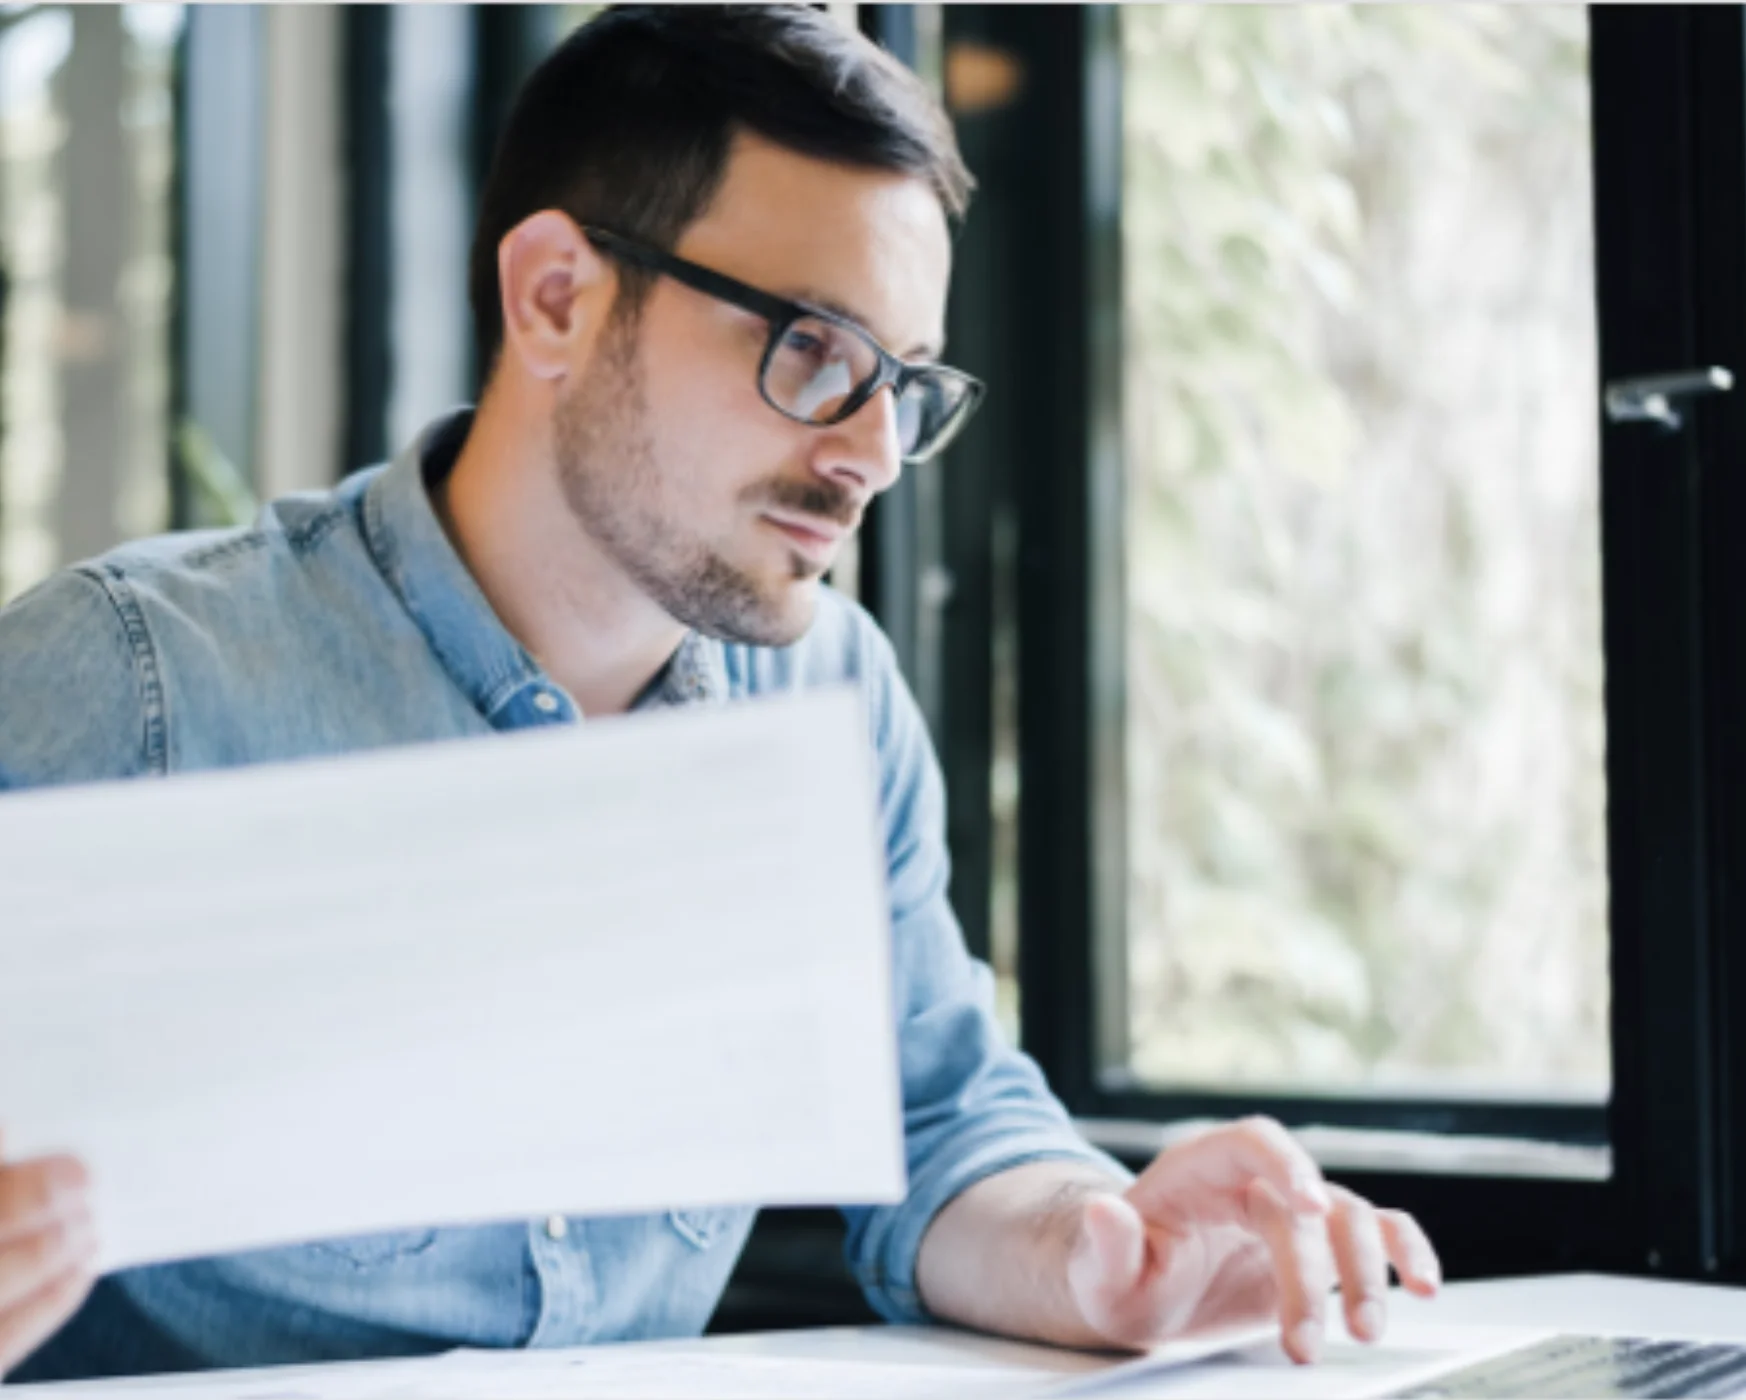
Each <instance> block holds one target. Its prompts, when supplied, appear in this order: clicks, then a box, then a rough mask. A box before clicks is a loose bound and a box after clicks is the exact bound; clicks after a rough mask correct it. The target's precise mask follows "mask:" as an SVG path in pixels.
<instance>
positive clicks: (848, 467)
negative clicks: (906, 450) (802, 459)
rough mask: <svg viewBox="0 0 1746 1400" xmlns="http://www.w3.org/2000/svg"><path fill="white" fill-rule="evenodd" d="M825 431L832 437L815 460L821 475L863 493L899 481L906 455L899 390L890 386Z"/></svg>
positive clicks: (823, 445) (870, 494)
mask: <svg viewBox="0 0 1746 1400" xmlns="http://www.w3.org/2000/svg"><path fill="white" fill-rule="evenodd" d="M826 431H827V432H828V434H829V436H828V438H827V440H826V441H825V442H824V443H822V444H821V445H820V449H819V452H818V454H817V456H816V457H815V458H814V459H813V461H814V466H815V468H816V470H817V471H818V472H819V473H820V474H821V475H824V476H830V477H834V478H836V479H837V480H838V481H840V482H842V483H843V484H844V485H852V486H855V487H857V488H858V493H859V494H861V495H863V496H877V495H878V494H879V493H880V492H881V491H885V490H888V489H889V488H890V487H891V486H892V485H893V484H894V483H895V482H896V481H897V478H898V476H899V475H900V474H901V473H902V471H903V455H902V453H901V451H900V450H899V448H898V441H897V393H896V391H895V390H894V389H892V388H891V387H890V386H889V385H887V386H886V387H885V388H883V389H880V390H879V391H878V392H877V393H876V394H874V395H873V397H872V398H870V399H868V400H867V402H866V403H864V404H862V405H861V406H860V407H859V408H858V409H856V410H855V411H854V412H853V413H851V414H850V415H849V416H848V417H847V418H845V419H844V420H843V421H842V422H841V423H837V424H835V425H834V426H832V427H831V428H829V429H827V430H826Z"/></svg>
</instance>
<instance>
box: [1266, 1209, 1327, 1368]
mask: <svg viewBox="0 0 1746 1400" xmlns="http://www.w3.org/2000/svg"><path fill="white" fill-rule="evenodd" d="M1248 1210H1249V1227H1250V1228H1251V1229H1252V1230H1254V1232H1255V1233H1256V1234H1257V1235H1259V1236H1260V1237H1261V1239H1262V1241H1263V1242H1264V1243H1265V1244H1266V1246H1267V1251H1268V1253H1269V1255H1271V1256H1272V1260H1273V1278H1274V1283H1275V1285H1276V1287H1277V1288H1278V1292H1279V1337H1280V1341H1281V1343H1282V1344H1283V1345H1284V1347H1285V1350H1286V1352H1287V1353H1288V1354H1289V1355H1290V1356H1291V1358H1292V1360H1294V1361H1297V1362H1300V1363H1303V1362H1310V1361H1314V1360H1315V1359H1316V1358H1317V1357H1318V1356H1319V1355H1320V1354H1321V1349H1322V1337H1323V1335H1324V1334H1325V1332H1326V1330H1327V1323H1326V1313H1327V1302H1328V1293H1329V1291H1330V1290H1331V1289H1332V1288H1333V1284H1334V1264H1333V1259H1332V1257H1331V1255H1330V1253H1329V1249H1328V1227H1327V1223H1326V1221H1324V1220H1323V1219H1322V1218H1321V1217H1320V1216H1316V1215H1310V1214H1305V1213H1304V1212H1303V1211H1301V1210H1299V1209H1297V1208H1296V1207H1295V1206H1293V1205H1292V1204H1291V1202H1290V1201H1288V1200H1287V1199H1286V1198H1285V1197H1284V1196H1283V1195H1281V1194H1280V1192H1279V1190H1278V1189H1277V1188H1276V1187H1275V1186H1274V1185H1273V1183H1272V1182H1270V1181H1256V1182H1255V1183H1254V1184H1253V1185H1252V1186H1251V1187H1250V1188H1249V1192H1248Z"/></svg>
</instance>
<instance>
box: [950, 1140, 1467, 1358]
mask: <svg viewBox="0 0 1746 1400" xmlns="http://www.w3.org/2000/svg"><path fill="white" fill-rule="evenodd" d="M1391 1264H1392V1265H1393V1266H1394V1268H1395V1269H1396V1270H1397V1271H1398V1272H1399V1274H1400V1277H1401V1280H1402V1282H1403V1283H1404V1284H1405V1285H1406V1287H1407V1288H1408V1290H1409V1291H1411V1292H1413V1293H1416V1294H1418V1295H1419V1296H1421V1297H1429V1296H1430V1295H1431V1294H1433V1293H1435V1292H1436V1291H1437V1288H1438V1285H1439V1284H1440V1282H1441V1270H1440V1268H1439V1266H1438V1263H1437V1256H1436V1253H1435V1251H1434V1250H1432V1248H1431V1245H1430V1241H1429V1240H1427V1239H1426V1238H1425V1234H1424V1231H1423V1230H1421V1229H1420V1228H1419V1227H1418V1225H1417V1223H1416V1222H1415V1221H1414V1220H1413V1219H1412V1217H1411V1216H1408V1215H1405V1214H1403V1213H1402V1212H1399V1211H1389V1210H1378V1209H1376V1208H1375V1207H1374V1206H1372V1205H1370V1204H1369V1203H1368V1202H1367V1201H1364V1200H1362V1199H1361V1198H1360V1197H1358V1196H1355V1195H1353V1194H1352V1193H1351V1192H1350V1191H1346V1190H1344V1189H1342V1188H1340V1187H1337V1186H1329V1185H1328V1184H1327V1183H1326V1182H1324V1181H1323V1180H1322V1175H1321V1172H1320V1171H1319V1170H1318V1169H1317V1167H1316V1164H1315V1161H1314V1159H1313V1158H1311V1157H1310V1155H1309V1153H1308V1152H1306V1151H1305V1150H1304V1149H1303V1147H1302V1146H1301V1145H1300V1144H1299V1143H1298V1142H1297V1141H1296V1140H1295V1139H1294V1138H1293V1137H1292V1136H1291V1134H1289V1133H1288V1132H1286V1130H1285V1129H1284V1128H1282V1127H1281V1126H1280V1125H1279V1124H1278V1123H1275V1122H1273V1121H1271V1120H1270V1119H1265V1118H1252V1119H1247V1120H1245V1121H1243V1122H1241V1123H1233V1124H1229V1125H1227V1126H1223V1127H1219V1128H1214V1129H1212V1130H1210V1131H1208V1132H1206V1133H1204V1134H1202V1135H1200V1136H1199V1137H1196V1138H1194V1139H1192V1140H1190V1141H1188V1142H1183V1143H1179V1144H1177V1145H1176V1146H1174V1147H1171V1148H1169V1149H1167V1150H1166V1151H1164V1152H1162V1153H1160V1154H1159V1155H1158V1157H1157V1158H1155V1159H1154V1160H1153V1162H1152V1164H1151V1165H1150V1166H1149V1167H1147V1168H1146V1170H1145V1171H1144V1172H1143V1173H1141V1175H1140V1176H1139V1178H1138V1179H1137V1180H1136V1181H1134V1182H1133V1184H1132V1185H1130V1186H1126V1187H1125V1188H1124V1184H1123V1183H1121V1182H1118V1181H1115V1180H1112V1179H1111V1178H1109V1177H1108V1176H1107V1175H1105V1174H1103V1173H1101V1172H1098V1171H1096V1169H1095V1168H1088V1167H1086V1166H1083V1165H1079V1164H1069V1163H1066V1162H1032V1163H1027V1164H1025V1165H1023V1166H1019V1167H1014V1168H1012V1169H1011V1170H1010V1171H1006V1172H1002V1173H1000V1174H998V1175H996V1176H992V1177H989V1178H987V1179H985V1180H983V1181H979V1182H977V1183H976V1185H974V1186H972V1187H970V1188H969V1189H968V1190H966V1191H965V1192H963V1193H962V1194H961V1195H960V1196H958V1197H957V1198H956V1199H955V1200H954V1201H952V1202H951V1203H950V1204H949V1205H948V1206H947V1207H946V1208H945V1209H944V1210H942V1211H941V1212H940V1214H939V1215H938V1216H937V1217H936V1218H935V1220H934V1222H933V1224H932V1225H931V1226H930V1227H929V1229H928V1232H927V1234H926V1235H925V1236H924V1237H923V1240H922V1250H921V1256H920V1258H919V1260H918V1261H917V1266H916V1277H917V1283H918V1286H919V1288H920V1290H921V1293H922V1297H923V1301H924V1302H925V1303H926V1305H927V1306H928V1308H929V1309H930V1310H931V1311H932V1312H934V1313H935V1314H936V1315H938V1316H940V1317H944V1318H949V1319H952V1320H954V1321H957V1322H963V1323H966V1324H968V1325H970V1326H972V1327H980V1328H983V1329H985V1330H987V1331H993V1332H1004V1333H1006V1334H1008V1335H1010V1336H1019V1337H1031V1338H1036V1339H1038V1340H1041V1341H1047V1342H1055V1343H1058V1344H1061V1345H1066V1346H1079V1347H1100V1348H1108V1347H1114V1348H1122V1349H1132V1350H1136V1351H1137V1350H1144V1349H1145V1348H1147V1347H1151V1346H1155V1345H1157V1344H1158V1343H1160V1342H1164V1341H1168V1340H1170V1339H1171V1338H1174V1337H1180V1336H1183V1335H1185V1334H1187V1333H1190V1332H1200V1331H1206V1330H1211V1329H1214V1328H1224V1327H1231V1326H1237V1325H1241V1324H1244V1323H1258V1322H1269V1321H1274V1320H1277V1322H1278V1324H1279V1329H1280V1337H1281V1340H1282V1341H1283V1343H1284V1345H1285V1348H1286V1350H1287V1351H1288V1352H1289V1353H1290V1354H1291V1356H1292V1357H1293V1358H1294V1359H1295V1360H1297V1361H1312V1360H1314V1359H1315V1358H1316V1356H1317V1354H1318V1353H1319V1351H1320V1349H1321V1342H1322V1337H1323V1334H1324V1331H1325V1328H1326V1321H1325V1319H1326V1315H1327V1307H1328V1295H1329V1293H1330V1291H1331V1290H1332V1288H1333V1286H1334V1284H1335V1283H1338V1284H1339V1286H1340V1292H1341V1296H1342V1299H1343V1302H1344V1306H1345V1311H1346V1322H1347V1326H1348V1328H1349V1329H1350V1331H1351V1333H1352V1335H1353V1336H1355V1337H1357V1338H1359V1339H1360V1340H1363V1341H1375V1340H1377V1339H1378V1338H1379V1337H1380V1336H1381V1335H1382V1330H1383V1325H1384V1321H1385V1318H1384V1310H1385V1308H1386V1307H1387V1293H1388V1270H1389V1266H1390V1265H1391Z"/></svg>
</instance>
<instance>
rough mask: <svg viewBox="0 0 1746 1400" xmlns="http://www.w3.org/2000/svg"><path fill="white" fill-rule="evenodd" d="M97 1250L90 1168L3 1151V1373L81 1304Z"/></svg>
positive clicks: (0, 1328) (0, 1330) (69, 1161)
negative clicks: (22, 1158)
mask: <svg viewBox="0 0 1746 1400" xmlns="http://www.w3.org/2000/svg"><path fill="white" fill-rule="evenodd" d="M96 1257H97V1243H96V1235H95V1233H94V1232H93V1230H92V1227H91V1212H90V1207H89V1205H88V1204H87V1200H86V1177H85V1169H84V1168H83V1167H82V1166H80V1164H79V1163H78V1162H76V1161H75V1160H74V1159H73V1158H71V1157H39V1158H36V1159H34V1160H32V1161H29V1162H8V1161H7V1160H6V1159H5V1157H4V1155H0V1375H4V1374H5V1373H6V1371H7V1370H8V1369H9V1368H10V1367H13V1366H16V1365H17V1364H18V1363H19V1362H20V1361H22V1360H23V1359H24V1358H25V1357H26V1356H28V1355H30V1353H31V1352H33V1351H34V1350H36V1348H37V1347H38V1346H40V1345H41V1344H42V1343H43V1342H44V1341H46V1340H47V1339H48V1338H49V1337H50V1336H51V1335H52V1334H53V1333H54V1331H55V1330H56V1329H57V1328H58V1327H60V1325H61V1324H62V1323H63V1322H65V1321H66V1320H67V1319H68V1318H69V1317H71V1316H72V1315H73V1313H74V1312H75V1311H76V1310H77V1309H78V1306H79V1304H80V1302H82V1301H83V1300H84V1297H85V1295H86V1293H88V1292H89V1291H90V1289H91V1283H92V1280H93V1277H94V1275H93V1273H92V1269H93V1266H94V1265H95V1262H96Z"/></svg>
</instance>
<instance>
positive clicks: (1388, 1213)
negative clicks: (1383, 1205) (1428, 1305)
mask: <svg viewBox="0 0 1746 1400" xmlns="http://www.w3.org/2000/svg"><path fill="white" fill-rule="evenodd" d="M1376 1222H1377V1225H1378V1227H1379V1228H1380V1230H1381V1231H1382V1244H1383V1248H1384V1249H1385V1250H1386V1251H1387V1253H1388V1261H1389V1263H1391V1264H1393V1265H1394V1268H1395V1272H1396V1273H1398V1274H1399V1275H1400V1281H1401V1282H1402V1283H1403V1284H1405V1285H1406V1290H1407V1292H1409V1293H1415V1294H1417V1295H1418V1296H1419V1297H1421V1298H1429V1297H1430V1296H1431V1295H1432V1294H1434V1293H1435V1292H1436V1291H1437V1290H1438V1289H1439V1288H1441V1287H1442V1286H1443V1266H1442V1264H1441V1263H1439V1262H1438V1259H1437V1251H1436V1250H1435V1249H1433V1248H1432V1247H1431V1241H1430V1240H1429V1239H1428V1238H1427V1237H1426V1235H1425V1232H1424V1231H1423V1230H1422V1229H1420V1228H1419V1222H1418V1221H1416V1220H1414V1219H1413V1218H1412V1216H1410V1215H1408V1214H1407V1213H1406V1212H1405V1211H1404V1210H1379V1211H1377V1212H1376Z"/></svg>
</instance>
